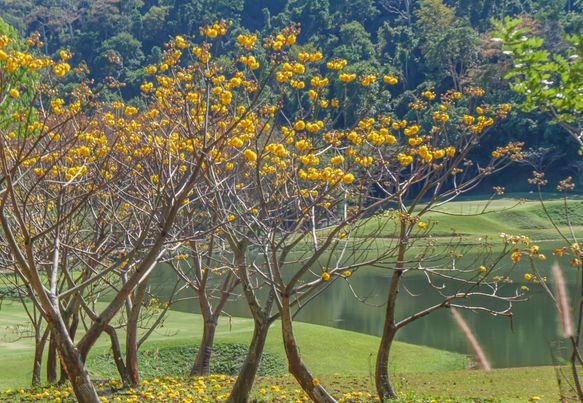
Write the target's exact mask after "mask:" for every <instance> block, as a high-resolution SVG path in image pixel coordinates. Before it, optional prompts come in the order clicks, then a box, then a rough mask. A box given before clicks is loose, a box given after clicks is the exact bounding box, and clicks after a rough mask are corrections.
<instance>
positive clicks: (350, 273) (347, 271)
mask: <svg viewBox="0 0 583 403" xmlns="http://www.w3.org/2000/svg"><path fill="white" fill-rule="evenodd" d="M350 276H352V272H351V271H350V270H346V271H345V272H344V277H350Z"/></svg>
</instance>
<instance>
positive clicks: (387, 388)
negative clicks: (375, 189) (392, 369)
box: [375, 221, 409, 402]
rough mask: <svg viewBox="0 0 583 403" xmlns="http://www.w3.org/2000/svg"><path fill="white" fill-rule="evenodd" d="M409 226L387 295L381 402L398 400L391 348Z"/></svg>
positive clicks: (379, 369) (379, 366)
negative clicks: (390, 372)
mask: <svg viewBox="0 0 583 403" xmlns="http://www.w3.org/2000/svg"><path fill="white" fill-rule="evenodd" d="M408 241H409V240H408V238H407V225H406V224H405V222H404V221H401V229H400V235H399V250H398V253H397V262H396V267H395V272H394V273H393V275H392V276H391V282H390V285H389V294H388V295H387V308H386V311H385V323H384V325H383V334H382V336H381V342H380V344H379V351H378V353H377V360H376V365H375V384H376V389H377V393H378V397H379V399H380V400H381V402H384V401H386V400H392V399H396V398H397V395H396V393H395V391H394V390H393V387H392V386H391V383H390V379H389V355H390V352H391V346H392V344H393V340H394V339H395V335H396V334H397V330H398V328H397V327H396V325H395V309H396V307H397V296H398V295H399V286H400V283H401V278H402V277H403V273H404V261H405V254H406V252H407V247H408V244H409V242H408Z"/></svg>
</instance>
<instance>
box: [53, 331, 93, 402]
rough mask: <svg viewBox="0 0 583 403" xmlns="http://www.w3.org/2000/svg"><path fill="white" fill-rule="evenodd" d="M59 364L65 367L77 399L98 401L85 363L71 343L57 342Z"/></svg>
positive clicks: (80, 400)
mask: <svg viewBox="0 0 583 403" xmlns="http://www.w3.org/2000/svg"><path fill="white" fill-rule="evenodd" d="M57 343H58V347H57V349H58V351H59V357H60V359H61V366H63V368H65V372H66V373H67V378H69V381H70V382H71V386H72V387H73V392H74V393H75V396H76V397H77V400H78V401H79V402H82V403H98V402H100V400H99V396H98V395H97V391H96V390H95V388H94V387H93V384H92V383H91V379H89V374H88V373H87V370H86V369H85V364H84V363H83V361H82V360H81V355H80V354H79V351H77V349H76V348H75V346H74V345H73V343H67V342H57Z"/></svg>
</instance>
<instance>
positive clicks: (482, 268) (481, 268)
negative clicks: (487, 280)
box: [480, 266, 488, 273]
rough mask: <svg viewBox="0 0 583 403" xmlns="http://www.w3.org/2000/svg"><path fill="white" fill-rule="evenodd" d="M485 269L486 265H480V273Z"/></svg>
mask: <svg viewBox="0 0 583 403" xmlns="http://www.w3.org/2000/svg"><path fill="white" fill-rule="evenodd" d="M487 270H488V268H487V267H486V266H480V273H484V272H485V271H487Z"/></svg>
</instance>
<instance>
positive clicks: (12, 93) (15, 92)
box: [9, 88, 20, 99]
mask: <svg viewBox="0 0 583 403" xmlns="http://www.w3.org/2000/svg"><path fill="white" fill-rule="evenodd" d="M9 94H10V96H11V97H12V98H15V99H17V98H20V92H19V91H18V90H17V89H16V88H12V89H11V90H10V93H9Z"/></svg>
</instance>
